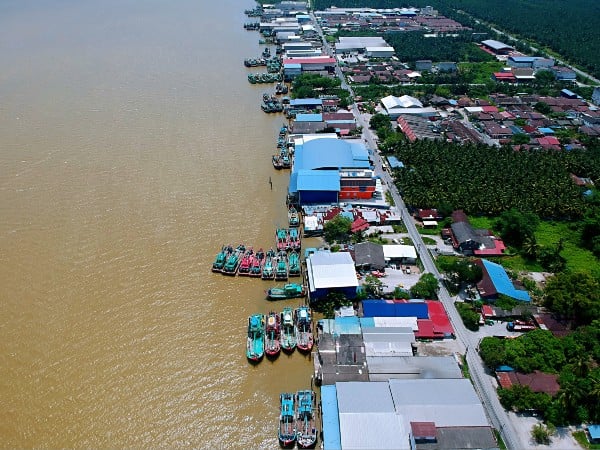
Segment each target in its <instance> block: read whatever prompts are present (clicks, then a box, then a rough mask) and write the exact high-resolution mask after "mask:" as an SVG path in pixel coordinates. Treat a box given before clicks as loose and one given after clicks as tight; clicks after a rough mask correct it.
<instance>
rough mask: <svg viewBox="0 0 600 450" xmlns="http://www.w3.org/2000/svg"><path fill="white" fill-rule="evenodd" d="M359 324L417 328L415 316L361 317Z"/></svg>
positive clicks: (415, 329)
mask: <svg viewBox="0 0 600 450" xmlns="http://www.w3.org/2000/svg"><path fill="white" fill-rule="evenodd" d="M363 321H364V322H363ZM361 325H362V326H371V327H372V326H375V327H408V328H411V329H412V330H413V331H417V330H418V329H419V327H418V325H417V318H416V317H362V318H361Z"/></svg>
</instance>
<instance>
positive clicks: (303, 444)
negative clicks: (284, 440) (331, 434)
mask: <svg viewBox="0 0 600 450" xmlns="http://www.w3.org/2000/svg"><path fill="white" fill-rule="evenodd" d="M315 409H316V396H315V393H314V391H311V390H304V391H298V392H297V393H296V442H297V443H298V448H314V447H315V445H316V444H317V427H316V420H315Z"/></svg>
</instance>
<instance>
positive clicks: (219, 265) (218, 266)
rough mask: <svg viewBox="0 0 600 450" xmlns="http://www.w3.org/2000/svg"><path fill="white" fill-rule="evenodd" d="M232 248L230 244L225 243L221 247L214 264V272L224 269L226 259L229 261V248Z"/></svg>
mask: <svg viewBox="0 0 600 450" xmlns="http://www.w3.org/2000/svg"><path fill="white" fill-rule="evenodd" d="M230 248H231V247H230V246H227V245H224V246H223V247H222V248H221V251H220V252H219V253H217V256H216V257H215V260H214V262H213V265H212V271H213V272H221V271H222V270H223V266H224V265H225V261H227V255H228V250H229V249H230ZM232 251H233V249H232Z"/></svg>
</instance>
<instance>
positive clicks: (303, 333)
mask: <svg viewBox="0 0 600 450" xmlns="http://www.w3.org/2000/svg"><path fill="white" fill-rule="evenodd" d="M294 319H295V321H296V330H297V331H296V347H298V350H301V351H303V352H310V351H311V350H312V348H313V332H312V313H311V310H310V308H309V307H308V306H300V307H298V308H296V310H295V311H294Z"/></svg>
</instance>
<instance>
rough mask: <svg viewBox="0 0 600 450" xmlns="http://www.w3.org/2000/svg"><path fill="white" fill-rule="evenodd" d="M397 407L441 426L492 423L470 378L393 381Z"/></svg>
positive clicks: (411, 415) (415, 417)
mask: <svg viewBox="0 0 600 450" xmlns="http://www.w3.org/2000/svg"><path fill="white" fill-rule="evenodd" d="M389 386H390V390H391V392H392V397H393V400H394V404H395V405H396V410H397V411H398V413H399V414H405V415H406V416H407V417H410V420H411V421H417V422H435V423H436V426H438V427H454V426H481V427H484V426H489V424H488V422H487V419H486V416H485V411H484V409H483V406H482V405H481V402H480V401H479V398H478V397H477V394H476V393H475V390H474V389H473V385H472V384H471V381H470V380H467V379H466V378H460V379H428V380H424V379H419V380H402V379H392V380H390V381H389Z"/></svg>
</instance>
